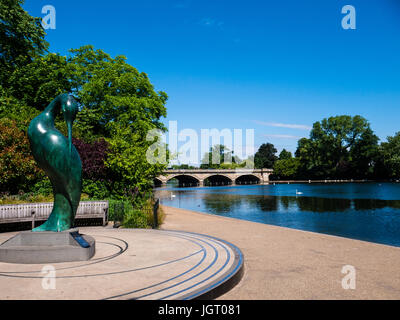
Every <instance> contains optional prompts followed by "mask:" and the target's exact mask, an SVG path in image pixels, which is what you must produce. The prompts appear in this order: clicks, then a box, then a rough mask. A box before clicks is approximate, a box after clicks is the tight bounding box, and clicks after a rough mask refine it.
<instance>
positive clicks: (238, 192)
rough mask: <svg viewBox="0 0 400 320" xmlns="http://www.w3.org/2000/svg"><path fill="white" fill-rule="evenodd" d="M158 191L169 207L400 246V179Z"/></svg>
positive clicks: (162, 201)
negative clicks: (391, 181)
mask: <svg viewBox="0 0 400 320" xmlns="http://www.w3.org/2000/svg"><path fill="white" fill-rule="evenodd" d="M296 190H297V192H302V194H298V195H296ZM157 193H158V196H159V197H160V198H161V203H162V204H165V205H167V206H172V207H177V208H184V209H189V210H195V211H201V212H206V213H212V214H216V215H221V216H226V217H233V218H238V219H244V220H250V221H255V222H261V223H266V224H271V225H277V226H283V227H288V228H294V229H301V230H307V231H313V232H320V233H326V234H331V235H337V236H342V237H348V238H353V239H360V240H366V241H371V242H377V243H383V244H389V245H394V246H400V183H364V184H358V183H348V184H290V185H287V184H285V185H264V186H262V185H253V186H234V187H204V188H163V189H158V190H157ZM171 194H173V195H175V197H171Z"/></svg>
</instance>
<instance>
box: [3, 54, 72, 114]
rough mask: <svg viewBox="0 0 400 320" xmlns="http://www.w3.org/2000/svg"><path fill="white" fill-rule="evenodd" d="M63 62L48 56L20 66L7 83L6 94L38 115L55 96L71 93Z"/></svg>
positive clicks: (68, 74) (66, 65)
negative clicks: (7, 89)
mask: <svg viewBox="0 0 400 320" xmlns="http://www.w3.org/2000/svg"><path fill="white" fill-rule="evenodd" d="M70 67H71V66H70V65H69V64H68V61H67V58H66V57H63V56H60V55H58V54H54V53H49V54H47V55H44V56H39V57H36V58H35V59H34V60H33V61H32V62H31V63H29V64H27V65H24V66H21V67H19V68H18V69H16V70H14V72H13V73H12V74H11V75H10V77H9V79H8V85H9V92H10V95H12V96H13V97H14V98H16V99H17V100H18V101H19V103H21V104H22V105H26V106H29V107H31V108H32V109H34V110H39V111H42V110H44V109H45V108H46V107H47V105H48V104H49V103H50V102H51V101H52V100H53V99H54V98H55V97H56V96H58V95H59V94H61V93H64V92H72V83H71V81H70V74H71V72H72V71H71V70H70Z"/></svg>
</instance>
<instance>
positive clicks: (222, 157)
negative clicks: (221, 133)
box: [200, 144, 237, 169]
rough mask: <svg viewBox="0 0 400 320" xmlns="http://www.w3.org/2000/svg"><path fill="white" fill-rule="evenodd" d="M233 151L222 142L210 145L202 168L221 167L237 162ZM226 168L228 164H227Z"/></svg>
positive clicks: (202, 161)
mask: <svg viewBox="0 0 400 320" xmlns="http://www.w3.org/2000/svg"><path fill="white" fill-rule="evenodd" d="M236 160H237V159H236V158H235V157H234V156H233V152H232V151H231V150H229V149H228V148H227V147H226V146H224V145H222V144H216V145H214V146H212V147H210V151H209V152H206V153H205V154H204V156H203V159H202V160H201V165H200V168H201V169H219V168H221V167H222V166H223V165H228V166H229V165H231V164H235V163H236ZM225 169H227V168H226V166H225Z"/></svg>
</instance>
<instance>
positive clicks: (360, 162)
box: [296, 115, 378, 178]
mask: <svg viewBox="0 0 400 320" xmlns="http://www.w3.org/2000/svg"><path fill="white" fill-rule="evenodd" d="M377 141H378V138H377V137H376V136H375V135H374V133H373V131H372V130H371V128H370V125H369V123H368V121H367V120H366V119H364V118H363V117H361V116H358V115H356V116H354V117H351V116H347V115H342V116H336V117H330V118H327V119H326V118H325V119H323V120H322V121H321V122H319V121H318V122H315V123H314V125H313V129H312V130H311V133H310V138H309V139H306V138H303V139H300V140H299V142H298V148H297V150H296V157H298V158H300V161H301V171H302V172H303V174H306V175H308V176H309V177H314V178H342V177H343V178H350V177H355V176H358V177H366V176H367V175H368V172H369V169H368V167H369V166H370V165H373V154H374V153H375V151H373V150H375V149H376V148H377V146H378V144H377ZM357 166H360V168H363V169H362V172H361V171H358V172H355V171H354V170H353V169H354V167H357Z"/></svg>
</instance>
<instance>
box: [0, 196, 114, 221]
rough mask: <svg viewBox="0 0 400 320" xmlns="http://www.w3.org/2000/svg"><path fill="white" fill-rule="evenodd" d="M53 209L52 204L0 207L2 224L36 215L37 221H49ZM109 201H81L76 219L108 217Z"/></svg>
mask: <svg viewBox="0 0 400 320" xmlns="http://www.w3.org/2000/svg"><path fill="white" fill-rule="evenodd" d="M52 209H53V203H52V202H43V203H24V204H10V205H0V223H1V222H2V221H5V220H10V219H13V220H14V219H15V220H18V219H27V218H30V217H32V215H33V213H34V214H35V219H36V220H43V219H47V218H48V216H49V215H50V213H51V210H52ZM107 211H108V201H81V202H80V203H79V207H78V210H77V212H76V218H79V217H80V218H82V217H85V215H91V216H93V215H96V216H98V217H104V216H106V215H107Z"/></svg>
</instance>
